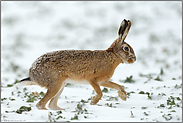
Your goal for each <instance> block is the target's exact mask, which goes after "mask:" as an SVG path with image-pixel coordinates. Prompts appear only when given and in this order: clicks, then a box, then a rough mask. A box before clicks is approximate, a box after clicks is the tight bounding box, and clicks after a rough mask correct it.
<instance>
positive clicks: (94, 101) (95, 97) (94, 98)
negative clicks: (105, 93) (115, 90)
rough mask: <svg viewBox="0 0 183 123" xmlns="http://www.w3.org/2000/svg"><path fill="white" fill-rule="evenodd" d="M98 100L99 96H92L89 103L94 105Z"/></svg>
mask: <svg viewBox="0 0 183 123" xmlns="http://www.w3.org/2000/svg"><path fill="white" fill-rule="evenodd" d="M99 100H100V98H98V97H97V96H93V98H92V100H91V102H90V105H95V104H96V103H97V102H98V101H99Z"/></svg>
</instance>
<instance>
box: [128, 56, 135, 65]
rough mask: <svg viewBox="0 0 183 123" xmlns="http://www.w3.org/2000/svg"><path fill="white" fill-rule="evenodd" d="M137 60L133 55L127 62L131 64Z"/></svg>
mask: <svg viewBox="0 0 183 123" xmlns="http://www.w3.org/2000/svg"><path fill="white" fill-rule="evenodd" d="M135 61H136V57H132V58H129V59H128V60H127V63H128V64H131V63H134V62H135Z"/></svg>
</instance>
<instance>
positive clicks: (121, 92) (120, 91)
mask: <svg viewBox="0 0 183 123" xmlns="http://www.w3.org/2000/svg"><path fill="white" fill-rule="evenodd" d="M100 85H101V86H104V87H108V88H112V89H116V90H118V96H119V97H120V98H121V99H122V100H125V101H126V98H127V95H126V91H125V90H124V89H123V87H122V86H121V85H118V84H116V83H114V82H111V81H105V82H101V83H100Z"/></svg>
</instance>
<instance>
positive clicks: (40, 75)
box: [18, 19, 136, 110]
mask: <svg viewBox="0 0 183 123" xmlns="http://www.w3.org/2000/svg"><path fill="white" fill-rule="evenodd" d="M130 27H131V22H130V21H129V20H125V19H124V20H123V21H122V23H121V25H120V27H119V30H118V38H117V39H116V40H115V41H114V42H113V43H112V45H111V46H110V47H109V48H108V49H107V50H95V51H91V50H60V51H54V52H50V53H46V54H44V55H42V56H40V57H39V58H38V59H36V60H35V61H34V63H33V64H32V66H31V68H30V69H29V77H28V78H25V79H22V80H20V81H19V82H18V83H19V84H25V85H35V84H37V85H39V86H41V87H45V88H47V89H48V90H47V93H46V94H45V96H44V97H43V98H42V99H41V100H40V101H39V102H38V103H37V104H36V106H37V108H38V109H41V110H43V109H45V110H46V109H47V108H45V105H46V104H47V102H48V101H49V100H50V103H49V105H48V107H49V108H50V109H51V110H62V108H60V107H59V106H57V101H58V98H59V96H60V94H61V93H62V91H63V89H64V86H65V84H66V83H80V84H90V85H91V86H92V87H93V88H94V90H95V92H96V96H93V98H92V100H91V102H90V104H91V105H95V104H96V103H97V102H98V101H99V100H100V99H101V97H102V95H103V94H102V91H101V89H100V86H104V87H108V88H112V89H116V90H118V96H119V97H120V98H121V99H122V100H126V98H127V95H126V92H125V90H124V89H123V87H122V86H121V85H118V84H116V83H113V82H111V81H109V79H110V78H111V77H112V75H113V73H114V70H115V68H116V67H117V66H118V65H119V64H120V63H127V64H130V63H134V62H135V61H136V56H135V53H134V51H133V49H132V47H131V46H130V45H129V44H127V43H126V42H124V40H125V38H126V36H127V34H128V32H129V29H130Z"/></svg>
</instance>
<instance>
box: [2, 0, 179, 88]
mask: <svg viewBox="0 0 183 123" xmlns="http://www.w3.org/2000/svg"><path fill="white" fill-rule="evenodd" d="M1 7H2V8H1V10H2V11H1V15H2V18H1V80H2V81H1V84H2V85H6V84H8V83H13V82H14V81H15V80H16V79H21V78H24V77H26V76H28V69H29V67H30V66H31V64H32V63H33V61H34V60H35V59H36V58H38V57H39V56H40V55H42V54H44V53H46V52H50V51H55V50H67V49H78V50H104V49H107V48H108V47H109V46H110V45H111V44H112V42H113V41H114V40H115V39H116V38H117V31H118V28H119V25H120V23H121V21H122V20H123V19H129V20H131V22H132V27H131V29H130V32H129V34H128V36H127V38H126V42H127V43H129V44H130V45H131V46H132V47H133V49H134V51H135V53H136V55H137V61H136V63H135V64H133V65H127V66H128V67H127V68H128V69H126V68H124V69H123V71H121V68H120V67H121V66H120V67H119V69H117V71H119V72H120V73H121V72H123V73H124V74H122V77H125V76H127V75H134V76H136V77H137V76H138V75H139V73H140V72H144V73H147V72H159V69H160V68H164V69H165V70H167V73H171V74H168V76H167V77H180V76H181V75H182V72H181V71H182V69H181V68H182V4H181V2H180V1H175V2H174V1H162V2H158V1H149V2H145V1H140V2H139V1H138V2H135V1H133V2H125V1H115V2H111V1H110V2H106V1H102V2H100V1H92V2H88V1H86V2H85V1H82V2H74V1H72V2H64V1H54V2H47V1H38V2H37V1H36V2H34V1H26V2H11V1H8V2H4V1H3V2H1ZM115 77H117V78H116V79H118V78H121V76H115V75H114V78H115Z"/></svg>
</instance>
